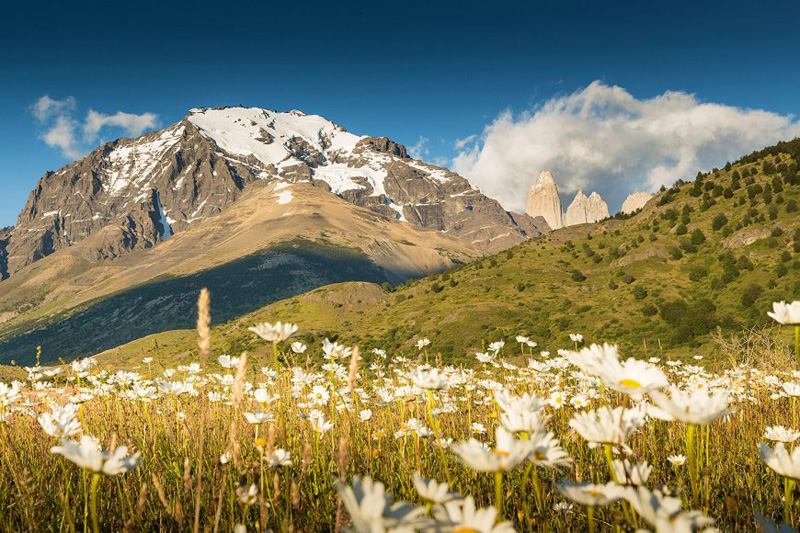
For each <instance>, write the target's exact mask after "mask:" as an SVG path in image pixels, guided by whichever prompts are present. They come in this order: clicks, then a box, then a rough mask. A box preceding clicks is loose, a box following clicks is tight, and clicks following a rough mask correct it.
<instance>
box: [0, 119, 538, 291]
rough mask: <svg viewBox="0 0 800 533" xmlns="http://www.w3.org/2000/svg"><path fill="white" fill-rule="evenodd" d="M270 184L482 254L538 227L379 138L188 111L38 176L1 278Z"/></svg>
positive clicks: (120, 249)
mask: <svg viewBox="0 0 800 533" xmlns="http://www.w3.org/2000/svg"><path fill="white" fill-rule="evenodd" d="M275 180H279V181H284V182H308V183H311V184H312V185H315V186H317V187H321V188H323V189H325V190H329V191H331V192H333V193H335V194H337V195H339V196H340V197H342V198H344V199H346V200H348V201H350V202H352V203H354V204H356V205H359V206H362V207H366V208H368V209H371V210H372V211H374V212H376V213H379V214H381V215H383V216H386V217H388V218H391V219H395V220H398V221H400V222H406V223H410V224H414V225H417V226H422V227H424V228H431V229H436V230H439V231H442V232H446V233H448V234H449V235H450V236H452V237H454V238H457V239H463V240H465V241H466V242H468V243H469V244H470V245H471V246H475V247H478V248H480V249H483V250H485V251H486V252H494V251H498V250H501V249H504V248H507V247H509V246H512V245H514V244H516V243H518V242H520V241H522V240H524V239H526V238H527V237H529V236H531V235H538V234H540V233H541V232H542V231H547V229H548V228H547V225H546V224H545V223H544V221H543V220H542V219H537V218H535V217H527V216H525V215H513V214H511V213H508V212H506V211H505V210H504V209H503V208H502V206H501V205H500V204H499V203H498V202H496V201H495V200H492V199H491V198H488V197H486V196H484V195H483V194H482V193H481V192H480V191H479V190H478V189H477V188H475V187H473V186H472V185H471V184H470V183H469V182H468V181H467V180H466V179H464V178H463V177H461V176H459V175H458V174H456V173H454V172H452V171H450V170H448V169H446V168H441V167H437V166H433V165H429V164H427V163H425V162H423V161H420V160H415V159H411V158H409V156H408V152H407V150H406V148H405V147H404V146H403V145H401V144H398V143H395V142H393V141H391V140H390V139H387V138H385V137H369V136H366V135H355V134H353V133H350V132H348V131H347V130H346V129H345V128H343V127H341V126H339V125H338V124H336V123H334V122H331V121H329V120H327V119H325V118H323V117H321V116H319V115H307V114H305V113H302V112H300V111H296V110H295V111H289V112H285V113H282V112H278V111H274V110H270V109H262V108H245V107H215V108H196V109H192V110H191V111H190V112H189V114H188V115H187V117H186V118H184V119H183V120H181V121H180V122H178V123H176V124H173V125H171V126H169V127H167V128H165V129H163V130H160V131H153V132H150V133H147V134H145V135H143V136H141V137H139V138H136V139H119V140H116V141H113V142H110V143H107V144H105V145H103V146H101V147H99V148H97V149H95V150H94V151H93V152H92V153H90V154H89V155H87V156H86V157H84V158H82V159H80V160H78V161H75V162H73V163H70V164H69V165H66V166H65V167H63V168H61V169H59V170H57V171H55V172H48V173H47V174H45V175H44V176H43V177H42V178H41V179H40V180H39V183H38V184H37V186H36V188H35V189H34V190H33V191H32V192H31V194H30V196H29V198H28V202H27V204H26V205H25V207H24V208H23V210H22V212H21V213H20V215H19V217H18V220H17V226H16V227H15V229H14V230H13V231H12V232H11V234H10V236H7V237H6V238H3V237H2V235H0V261H2V263H0V265H2V267H3V269H2V272H4V274H3V276H8V275H13V273H14V272H16V271H18V270H20V269H21V268H24V267H25V266H26V265H28V264H30V263H33V262H34V261H37V260H38V259H41V258H42V257H45V256H47V255H49V254H51V253H53V252H56V251H58V250H60V249H62V248H65V247H69V246H71V245H73V244H74V243H77V242H80V241H82V240H83V239H86V238H87V237H89V236H91V235H94V234H96V233H98V232H99V231H100V230H102V229H103V228H106V227H107V226H113V227H114V228H116V229H115V231H113V232H107V233H108V234H112V235H116V236H119V237H118V238H119V239H120V242H107V243H105V245H104V247H103V251H102V252H98V257H99V258H101V259H102V258H110V257H116V256H118V255H122V254H124V253H126V252H127V251H129V250H133V249H137V248H149V247H152V246H155V245H157V244H158V243H159V242H161V241H162V240H164V239H165V238H167V237H168V236H170V235H172V234H173V233H179V232H181V231H184V230H186V229H187V228H188V227H189V226H191V225H192V224H194V223H195V222H197V221H200V220H204V219H206V218H208V217H211V216H215V215H216V214H218V213H220V212H222V211H223V210H225V209H226V208H227V207H228V206H230V205H231V204H232V203H234V202H236V201H237V200H238V198H239V197H240V196H241V195H242V193H243V191H244V190H245V189H246V188H249V187H253V186H260V185H259V183H260V182H270V181H275ZM115 238H117V237H115Z"/></svg>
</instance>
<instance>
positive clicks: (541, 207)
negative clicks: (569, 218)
mask: <svg viewBox="0 0 800 533" xmlns="http://www.w3.org/2000/svg"><path fill="white" fill-rule="evenodd" d="M525 213H527V214H528V215H530V216H531V217H542V218H544V220H545V222H547V225H548V226H550V228H552V229H558V228H563V227H564V213H563V211H562V209H561V199H560V198H559V197H558V186H556V181H555V180H554V179H553V175H552V174H551V173H550V172H549V171H544V172H542V173H541V174H539V177H538V178H537V180H536V183H534V184H533V185H532V186H531V188H530V190H529V191H528V199H527V202H526V203H525Z"/></svg>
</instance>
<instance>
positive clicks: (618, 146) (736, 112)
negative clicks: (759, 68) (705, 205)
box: [452, 81, 800, 211]
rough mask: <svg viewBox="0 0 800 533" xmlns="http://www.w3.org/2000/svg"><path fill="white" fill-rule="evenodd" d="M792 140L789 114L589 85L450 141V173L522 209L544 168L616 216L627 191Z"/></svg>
mask: <svg viewBox="0 0 800 533" xmlns="http://www.w3.org/2000/svg"><path fill="white" fill-rule="evenodd" d="M798 135H800V122H798V121H797V120H796V119H795V118H794V117H793V116H791V115H789V116H784V115H779V114H776V113H771V112H769V111H764V110H752V109H741V108H737V107H733V106H727V105H722V104H711V103H704V102H701V101H699V100H698V99H697V97H696V96H695V95H693V94H688V93H685V92H680V91H667V92H664V93H663V94H661V95H658V96H656V97H654V98H649V99H637V98H636V97H634V96H633V95H631V94H630V93H629V92H628V91H627V90H625V89H623V88H621V87H617V86H609V85H605V84H604V83H602V82H599V81H595V82H593V83H592V84H590V85H589V86H588V87H585V88H583V89H581V90H579V91H576V92H574V93H572V94H569V95H566V96H561V97H556V98H552V99H550V100H548V101H546V102H545V103H544V104H542V105H541V106H540V107H537V108H536V109H533V110H530V111H526V112H524V113H521V114H518V115H515V114H513V113H512V112H511V111H505V112H503V113H501V114H500V115H499V116H498V117H497V118H496V119H495V120H494V121H493V122H492V123H491V124H489V125H487V126H486V128H485V129H484V131H483V133H482V134H481V135H480V136H475V137H472V136H471V137H472V138H470V137H468V138H466V139H462V140H459V141H458V142H457V143H456V146H455V149H456V151H457V152H458V154H457V155H456V157H455V158H454V159H453V165H452V166H453V169H454V170H455V171H456V172H458V173H460V174H462V175H464V176H466V177H467V178H469V179H470V180H471V181H472V182H473V183H474V184H475V185H477V186H479V187H480V188H481V189H482V190H483V191H484V192H486V194H488V195H490V196H493V197H494V198H496V199H497V200H499V201H500V202H501V203H502V204H503V205H504V206H505V207H506V208H507V209H512V210H515V211H522V210H523V209H524V208H525V196H526V194H525V193H526V192H527V190H528V188H529V187H530V185H531V184H532V183H533V182H534V180H535V178H536V176H538V174H539V173H540V172H541V171H543V170H550V171H552V172H553V176H554V177H555V179H556V182H557V183H558V186H559V191H560V192H561V193H564V194H566V195H569V196H572V195H574V193H575V192H576V191H577V190H578V189H583V190H584V191H586V193H587V194H588V193H589V191H595V190H596V191H598V192H599V193H600V194H602V196H603V198H604V199H605V200H606V201H607V202H608V203H609V207H610V208H611V210H612V211H616V210H617V209H618V208H619V206H620V204H621V203H622V200H624V199H625V197H626V196H627V195H628V194H629V193H631V192H634V191H638V190H644V191H651V192H652V191H655V190H656V189H658V188H659V187H660V186H661V185H662V184H663V185H671V184H672V183H673V182H675V180H677V179H678V178H684V179H691V178H694V175H695V174H696V173H697V172H698V171H701V170H709V169H710V168H712V167H714V166H722V165H724V164H725V162H726V161H733V160H735V159H738V158H739V157H740V156H742V155H745V154H747V153H749V152H752V151H753V150H755V149H758V148H762V147H764V146H767V145H770V144H774V143H775V142H777V141H779V140H786V139H791V138H793V137H796V136H798Z"/></svg>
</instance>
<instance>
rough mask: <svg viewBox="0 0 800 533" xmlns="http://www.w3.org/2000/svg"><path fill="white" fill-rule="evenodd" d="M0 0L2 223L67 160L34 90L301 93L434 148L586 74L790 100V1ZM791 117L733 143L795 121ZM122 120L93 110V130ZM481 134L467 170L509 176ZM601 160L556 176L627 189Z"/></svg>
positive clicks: (173, 115)
mask: <svg viewBox="0 0 800 533" xmlns="http://www.w3.org/2000/svg"><path fill="white" fill-rule="evenodd" d="M5 11H6V12H5V13H4V16H3V17H2V20H0V96H2V98H0V117H2V120H0V160H2V164H1V165H0V187H2V190H3V192H4V194H2V195H0V225H6V224H13V223H14V221H15V218H16V215H17V213H18V212H19V210H20V209H21V208H22V206H23V205H24V202H25V200H26V198H27V196H28V194H29V192H30V190H31V189H32V188H33V187H34V186H35V185H36V182H37V180H38V179H39V178H40V177H41V175H42V174H43V173H44V172H45V171H47V170H54V169H57V168H59V167H60V166H62V165H64V164H66V163H67V162H69V159H68V158H66V157H64V155H63V154H62V153H61V151H60V150H58V149H56V148H53V147H50V146H47V145H46V144H45V143H44V142H43V140H42V138H41V137H42V136H43V135H44V133H45V130H46V125H45V124H42V123H39V122H37V120H36V119H35V118H34V116H33V113H32V110H31V106H32V104H33V103H34V102H36V101H37V99H39V98H40V97H42V96H43V95H49V96H50V97H52V98H54V99H64V98H67V97H72V98H74V101H75V117H76V119H78V120H83V119H84V118H85V115H86V113H87V112H88V111H89V110H90V109H92V110H95V111H97V112H100V113H103V114H108V115H113V114H115V113H117V112H119V111H122V112H126V113H135V114H141V113H146V112H147V113H154V114H156V115H157V116H158V119H157V120H158V124H159V125H161V126H164V125H168V124H170V123H172V122H175V121H177V120H179V119H180V118H181V117H182V116H184V115H185V113H186V111H187V110H188V109H189V108H191V107H196V106H203V105H207V106H213V105H224V104H228V105H235V104H240V103H241V104H245V105H253V106H262V107H269V108H274V109H279V110H288V109H292V108H298V109H301V110H303V111H305V112H307V113H318V114H321V115H323V116H325V117H327V118H329V119H331V120H334V121H336V122H338V123H340V124H342V125H345V126H346V127H347V128H348V129H349V130H351V131H353V132H356V133H369V134H375V135H386V136H389V137H391V138H393V139H394V140H396V141H398V142H402V143H405V144H407V145H414V144H416V143H417V142H418V141H419V139H420V137H424V138H425V139H427V142H426V144H425V146H424V150H426V151H427V152H424V153H425V158H426V159H429V160H434V159H436V160H439V161H442V162H447V164H452V159H453V158H454V157H455V156H457V155H458V151H457V150H455V148H454V144H455V143H456V142H457V141H458V140H459V139H464V138H467V137H468V136H470V135H477V136H478V138H479V139H480V138H481V136H482V135H483V136H484V137H485V136H486V128H487V126H490V125H492V124H496V123H497V121H498V117H500V116H502V113H503V112H504V111H505V110H511V111H512V115H511V119H510V120H511V122H512V123H513V124H516V125H519V123H520V122H521V121H523V120H525V117H526V116H527V115H526V112H527V111H530V110H534V111H535V110H537V109H540V108H541V106H542V105H545V104H546V102H548V101H551V102H552V99H553V98H559V97H565V96H567V95H571V94H574V93H576V92H579V91H582V90H584V89H585V88H586V87H588V86H590V84H592V82H593V81H595V80H599V81H600V82H601V83H602V84H603V86H606V87H614V86H618V87H620V88H623V89H624V90H625V91H626V93H627V94H629V95H632V96H633V97H634V98H635V99H637V101H646V100H647V99H653V98H657V97H659V96H660V95H663V94H664V93H665V91H680V92H681V94H682V93H687V94H691V95H694V96H695V98H696V101H697V103H705V102H713V103H718V104H724V105H726V106H732V107H734V108H743V109H765V110H768V111H770V112H773V113H775V114H776V115H779V116H782V117H787V116H788V115H796V114H798V108H799V107H800V105H798V95H800V37H798V34H799V33H800V32H798V31H797V20H800V4H799V3H797V2H784V3H764V4H761V5H758V6H756V5H754V4H752V3H749V2H738V1H727V2H686V3H683V2H661V3H659V4H658V5H655V3H652V2H640V1H637V2H617V3H610V2H602V3H600V2H597V3H595V2H569V1H564V0H562V1H556V2H503V1H495V2H472V1H461V2H419V3H417V2H403V3H391V2H357V3H345V2H324V3H316V2H312V1H306V2H280V3H272V2H257V3H253V4H252V5H250V4H248V3H241V2H237V1H228V2H224V3H218V2H213V3H212V2H204V1H197V2H192V3H184V4H179V3H176V2H148V1H139V2H127V3H118V4H108V3H98V4H94V5H92V4H91V3H89V2H83V3H81V4H80V6H77V5H76V4H75V3H67V2H61V1H59V2H37V3H35V4H33V5H29V6H27V7H26V6H23V5H22V3H16V4H15V5H14V6H6V8H5ZM528 118H529V117H528ZM787 120H788V122H787V123H786V124H784V125H783V126H781V125H770V126H766V128H767V130H769V131H767V132H766V133H764V136H763V137H758V138H756V139H750V138H748V139H747V140H746V141H742V143H741V144H740V145H736V148H737V149H738V148H740V147H748V146H750V144H753V143H758V142H760V141H761V140H762V139H772V138H773V137H774V136H775V135H777V136H780V135H786V134H787V133H786V132H792V131H794V130H793V129H792V128H793V127H794V126H795V125H796V122H793V119H791V118H788V119H787ZM770 128H771V129H770ZM123 133H124V132H123V131H121V130H119V129H118V128H114V127H112V126H108V127H105V128H103V129H102V130H101V131H100V133H99V136H98V138H97V139H96V140H95V141H94V142H93V144H97V143H98V142H100V141H102V140H110V139H112V138H114V137H117V136H120V135H122V134H123ZM712 136H713V134H712ZM477 142H478V143H481V141H480V140H478V141H477ZM748 143H749V144H748ZM462 148H463V144H462ZM473 149H474V150H477V151H478V152H480V150H481V149H482V144H478V145H476V146H473ZM700 149H702V147H701V148H698V150H700ZM478 152H475V153H472V156H473V160H472V161H466V162H464V160H463V158H462V163H461V164H462V166H461V168H462V169H463V171H464V172H465V173H469V172H470V171H471V170H472V169H473V168H475V169H477V170H474V172H475V176H476V179H477V180H478V181H479V184H480V185H481V186H482V187H484V188H485V189H488V192H490V193H492V192H494V191H495V190H497V191H499V192H498V194H499V195H501V196H502V195H503V194H509V193H508V192H500V185H498V184H496V183H494V182H492V179H494V178H487V177H486V176H487V175H488V174H489V173H491V172H493V169H496V168H500V167H497V166H496V165H495V166H491V165H489V163H487V162H486V161H487V157H488V156H485V157H479V154H478ZM720 154H721V155H722V156H727V155H728V154H727V153H725V152H724V150H723V151H721V152H720ZM462 155H463V154H462ZM665 157H668V155H667V156H665ZM701 159H702V158H701ZM533 160H534V161H539V160H538V159H533ZM559 160H560V158H559ZM476 161H477V162H476ZM723 162H724V161H723ZM523 163H524V161H523ZM706 163H707V162H706V161H705V160H703V161H699V162H697V163H696V164H706ZM554 164H556V163H554ZM643 164H645V163H643ZM470 165H472V166H470ZM564 168H570V169H572V168H579V167H564ZM537 170H538V169H537ZM531 172H534V171H533V170H531ZM575 172H576V173H579V172H583V171H580V170H575ZM586 172H587V176H588V175H589V174H588V172H589V171H586ZM631 172H637V173H642V172H645V170H642V169H641V168H636V169H632V170H631ZM598 176H601V175H600V174H598ZM606 176H607V177H606V178H602V176H601V177H600V178H597V179H590V178H588V177H582V176H577V177H576V176H571V177H570V179H571V180H572V181H570V182H569V184H567V185H565V186H564V188H565V190H572V189H574V188H576V187H579V186H591V187H595V188H598V189H601V192H602V193H604V196H605V195H606V194H608V195H611V196H614V195H619V194H622V193H621V192H619V191H611V190H609V191H608V192H606V191H605V190H604V187H611V185H610V181H613V180H612V178H611V177H608V175H607V174H606ZM470 177H472V176H470ZM676 177H677V176H676ZM528 178H529V176H526V177H525V179H528ZM556 178H557V180H558V179H559V178H558V176H556ZM498 179H499V178H498ZM603 179H605V181H603ZM648 179H649V180H650V181H651V182H652V181H654V180H655V178H648ZM639 181H640V182H642V180H639ZM565 182H566V179H565ZM642 183H643V182H642ZM637 184H638V183H637ZM501 200H502V198H501ZM617 201H618V200H617ZM504 203H505V202H504Z"/></svg>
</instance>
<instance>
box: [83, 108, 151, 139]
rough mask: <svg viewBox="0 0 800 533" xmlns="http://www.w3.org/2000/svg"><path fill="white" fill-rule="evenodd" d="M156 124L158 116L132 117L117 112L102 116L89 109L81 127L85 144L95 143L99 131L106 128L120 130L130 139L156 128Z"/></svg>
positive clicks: (142, 115)
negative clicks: (110, 127)
mask: <svg viewBox="0 0 800 533" xmlns="http://www.w3.org/2000/svg"><path fill="white" fill-rule="evenodd" d="M157 124H158V116H157V115H155V114H153V113H142V114H141V115H134V114H132V113H123V112H122V111H117V112H116V113H115V114H113V115H104V114H103V113H98V112H97V111H95V110H94V109H90V110H89V113H88V114H87V115H86V122H85V123H84V125H83V138H84V140H85V141H86V142H93V141H95V140H96V139H97V135H98V133H100V130H101V129H102V128H103V127H106V126H113V127H117V128H121V129H122V130H123V131H125V133H127V134H128V135H130V136H131V137H138V136H139V135H141V134H142V132H144V131H145V130H147V129H150V128H154V127H156V125H157Z"/></svg>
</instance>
